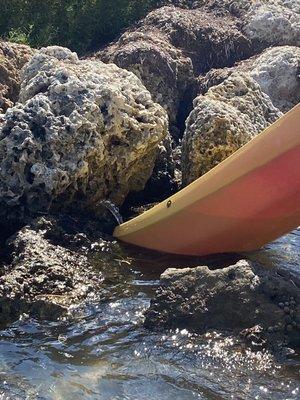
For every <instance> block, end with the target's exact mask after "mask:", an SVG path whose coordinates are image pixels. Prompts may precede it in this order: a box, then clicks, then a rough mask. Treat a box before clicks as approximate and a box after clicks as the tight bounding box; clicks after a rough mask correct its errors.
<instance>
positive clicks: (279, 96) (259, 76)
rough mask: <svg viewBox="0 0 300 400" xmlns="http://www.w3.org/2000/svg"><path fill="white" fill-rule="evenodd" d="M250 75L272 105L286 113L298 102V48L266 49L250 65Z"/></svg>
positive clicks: (299, 63) (299, 74) (299, 68)
mask: <svg viewBox="0 0 300 400" xmlns="http://www.w3.org/2000/svg"><path fill="white" fill-rule="evenodd" d="M250 74H251V76H252V78H253V79H255V81H256V82H257V83H259V85H260V87H261V90H262V91H263V92H264V93H266V94H268V95H269V97H270V98H271V100H272V102H273V104H274V105H275V106H276V107H278V108H279V109H280V110H282V111H284V112H285V111H288V110H290V109H291V108H292V107H293V106H295V105H296V104H298V103H299V102H300V79H299V77H300V48H299V47H296V46H280V47H274V48H270V49H267V50H266V51H265V52H264V53H263V54H261V55H260V56H259V57H258V58H257V59H256V60H255V61H254V62H253V64H252V66H251V68H250Z"/></svg>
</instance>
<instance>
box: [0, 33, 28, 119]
mask: <svg viewBox="0 0 300 400" xmlns="http://www.w3.org/2000/svg"><path fill="white" fill-rule="evenodd" d="M33 53H34V50H33V49H31V48H30V47H29V46H25V45H22V44H17V43H9V42H5V41H2V40H0V114H1V113H4V112H5V111H6V110H7V109H8V108H9V107H12V106H13V104H14V103H15V102H16V101H17V100H18V96H19V91H20V84H21V69H22V68H23V66H24V65H25V64H26V63H27V62H28V61H29V60H30V59H31V57H32V55H33Z"/></svg>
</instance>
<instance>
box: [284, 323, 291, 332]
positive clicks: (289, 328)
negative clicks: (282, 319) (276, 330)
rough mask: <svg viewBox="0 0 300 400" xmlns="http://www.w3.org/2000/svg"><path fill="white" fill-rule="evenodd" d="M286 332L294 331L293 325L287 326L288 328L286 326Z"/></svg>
mask: <svg viewBox="0 0 300 400" xmlns="http://www.w3.org/2000/svg"><path fill="white" fill-rule="evenodd" d="M286 330H287V331H288V332H291V331H292V330H293V325H291V324H289V325H287V326H286Z"/></svg>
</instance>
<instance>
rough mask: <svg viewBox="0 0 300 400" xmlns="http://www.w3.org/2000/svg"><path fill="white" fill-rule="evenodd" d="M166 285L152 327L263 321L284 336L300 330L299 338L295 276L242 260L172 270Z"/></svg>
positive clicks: (227, 326) (150, 318)
mask: <svg viewBox="0 0 300 400" xmlns="http://www.w3.org/2000/svg"><path fill="white" fill-rule="evenodd" d="M161 284H162V285H161V287H160V288H159V289H158V291H157V293H156V295H155V297H154V299H153V300H152V302H151V306H150V309H149V310H148V311H147V313H146V321H145V325H146V327H148V328H154V329H168V328H186V329H188V330H192V331H196V332H205V331H207V330H209V329H219V330H231V331H236V332H240V331H241V330H243V329H247V328H252V327H254V326H257V325H259V326H260V327H261V328H262V329H263V330H265V331H267V330H268V331H274V332H278V334H280V335H281V336H283V335H284V334H288V335H289V334H291V336H294V335H297V332H298V341H299V329H300V324H299V323H300V295H299V287H298V286H297V285H299V282H294V281H292V280H291V278H290V277H282V276H280V275H278V274H276V273H275V272H274V271H273V270H266V269H264V268H262V267H259V266H257V265H253V264H252V263H250V262H248V261H246V260H240V261H239V262H238V263H237V264H235V265H231V266H229V267H226V268H222V269H216V270H210V269H209V268H208V267H206V266H200V267H196V268H185V269H174V268H173V269H168V270H166V271H165V272H164V273H163V274H162V276H161ZM288 325H290V326H288Z"/></svg>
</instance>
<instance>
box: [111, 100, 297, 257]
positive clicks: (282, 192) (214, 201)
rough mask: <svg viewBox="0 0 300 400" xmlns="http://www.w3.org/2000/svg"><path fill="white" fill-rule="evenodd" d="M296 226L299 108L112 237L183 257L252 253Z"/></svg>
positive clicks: (124, 225)
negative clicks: (183, 255) (182, 255)
mask: <svg viewBox="0 0 300 400" xmlns="http://www.w3.org/2000/svg"><path fill="white" fill-rule="evenodd" d="M299 225H300V104H298V105H297V106H296V107H294V108H293V109H292V110H291V111H289V112H288V113H287V114H285V115H284V116H283V117H281V118H280V119H279V120H277V121H276V122H275V123H274V124H272V125H271V126H269V127H268V128H267V129H266V130H265V131H263V132H262V133H261V134H259V135H258V136H256V137H255V138H254V139H252V140H251V141H250V142H249V143H247V144H246V145H245V146H243V147H242V148H240V149H239V150H238V151H236V152H235V153H234V154H233V155H231V156H230V157H229V158H227V159H226V160H225V161H223V162H222V163H220V164H219V165H217V166H216V167H215V168H213V169H212V170H211V171H209V172H208V173H206V174H205V175H203V176H202V177H200V178H199V179H197V180H196V181H194V182H193V183H192V184H190V185H189V186H187V187H185V188H184V189H183V190H181V191H179V192H178V193H177V194H175V195H174V196H172V197H170V198H168V199H167V200H165V201H163V202H162V203H160V204H158V205H156V206H155V207H153V208H152V209H150V210H148V211H146V212H145V213H143V214H141V215H140V216H138V217H136V218H134V219H132V220H130V221H128V222H125V223H124V224H122V225H120V226H118V227H117V228H116V229H115V231H114V236H115V237H116V238H118V239H120V240H122V241H124V242H127V243H131V244H134V245H137V246H141V247H145V248H148V249H154V250H159V251H162V252H167V253H174V254H185V255H208V254H214V253H227V252H244V251H251V250H255V249H258V248H260V247H261V246H263V245H265V244H266V243H268V242H271V241H273V240H274V239H276V238H278V237H279V236H282V235H283V234H285V233H287V232H289V231H291V230H293V229H295V228H297V227H298V226H299Z"/></svg>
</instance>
